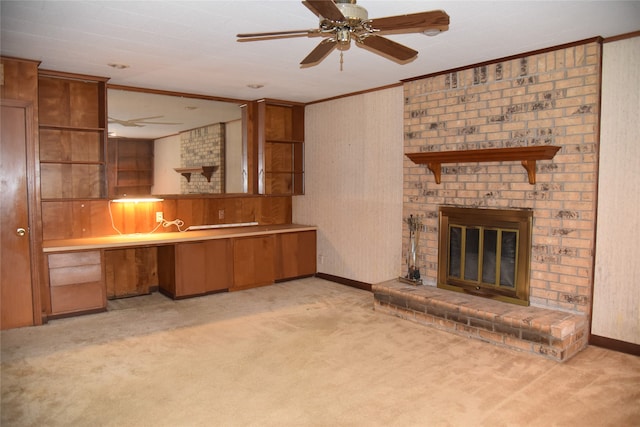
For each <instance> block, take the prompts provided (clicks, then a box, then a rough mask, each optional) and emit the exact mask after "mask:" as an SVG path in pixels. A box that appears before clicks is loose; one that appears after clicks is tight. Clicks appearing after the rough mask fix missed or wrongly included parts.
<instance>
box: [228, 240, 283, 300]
mask: <svg viewBox="0 0 640 427" xmlns="http://www.w3.org/2000/svg"><path fill="white" fill-rule="evenodd" d="M275 249H276V243H275V236H274V235H268V236H255V237H241V238H237V239H233V288H232V290H240V289H248V288H252V287H256V286H264V285H269V284H272V283H273V282H274V281H275V278H276V273H275Z"/></svg>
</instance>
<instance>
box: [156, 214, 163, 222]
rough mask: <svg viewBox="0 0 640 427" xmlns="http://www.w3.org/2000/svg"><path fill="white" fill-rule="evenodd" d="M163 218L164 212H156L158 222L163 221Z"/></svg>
mask: <svg viewBox="0 0 640 427" xmlns="http://www.w3.org/2000/svg"><path fill="white" fill-rule="evenodd" d="M163 220H164V217H163V216H162V212H156V222H162V221H163Z"/></svg>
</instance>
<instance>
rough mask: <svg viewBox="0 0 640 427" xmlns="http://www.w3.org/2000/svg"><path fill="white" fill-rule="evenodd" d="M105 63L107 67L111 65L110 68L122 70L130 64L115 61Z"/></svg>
mask: <svg viewBox="0 0 640 427" xmlns="http://www.w3.org/2000/svg"><path fill="white" fill-rule="evenodd" d="M107 65H108V66H109V67H111V68H114V69H116V70H124V69H126V68H129V67H130V65H127V64H117V63H115V62H112V63H110V64H107Z"/></svg>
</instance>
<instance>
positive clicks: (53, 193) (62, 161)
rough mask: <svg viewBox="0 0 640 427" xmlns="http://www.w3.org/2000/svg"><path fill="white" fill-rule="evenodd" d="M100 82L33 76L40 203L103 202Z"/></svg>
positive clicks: (72, 76)
mask: <svg viewBox="0 0 640 427" xmlns="http://www.w3.org/2000/svg"><path fill="white" fill-rule="evenodd" d="M106 81H107V79H106V78H99V77H89V76H82V75H75V74H68V73H59V72H55V71H40V72H39V75H38V121H39V134H40V176H41V195H42V199H43V200H61V199H101V198H104V197H105V196H106V186H105V182H106V179H105V173H106V172H105V136H106V127H105V121H106V120H105V117H106V115H105V111H106Z"/></svg>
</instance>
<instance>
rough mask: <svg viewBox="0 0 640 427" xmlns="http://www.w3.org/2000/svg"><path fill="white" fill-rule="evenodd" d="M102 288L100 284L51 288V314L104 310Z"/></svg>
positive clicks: (79, 284) (80, 284)
mask: <svg viewBox="0 0 640 427" xmlns="http://www.w3.org/2000/svg"><path fill="white" fill-rule="evenodd" d="M103 288H104V286H103V284H102V283H101V282H96V283H78V284H74V285H66V286H57V287H53V288H51V307H52V311H53V314H54V315H55V314H65V313H73V312H78V311H88V310H96V309H101V308H104V307H105V303H104V298H103V293H104V292H103Z"/></svg>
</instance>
